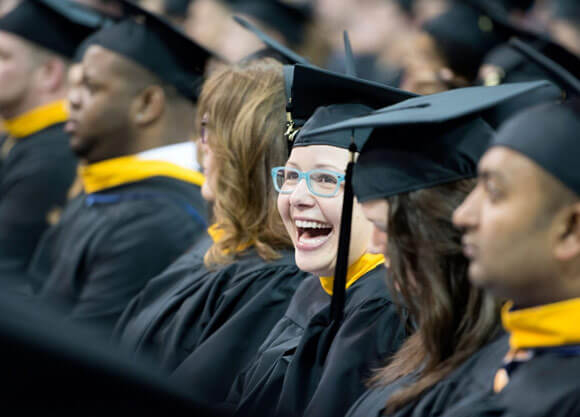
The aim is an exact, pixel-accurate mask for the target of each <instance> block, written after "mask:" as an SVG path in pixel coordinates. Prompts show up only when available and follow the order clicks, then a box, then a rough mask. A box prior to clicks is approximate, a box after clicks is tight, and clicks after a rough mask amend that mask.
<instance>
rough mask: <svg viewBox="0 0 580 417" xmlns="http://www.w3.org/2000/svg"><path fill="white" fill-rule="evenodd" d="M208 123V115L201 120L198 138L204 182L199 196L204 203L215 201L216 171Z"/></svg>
mask: <svg viewBox="0 0 580 417" xmlns="http://www.w3.org/2000/svg"><path fill="white" fill-rule="evenodd" d="M209 125H210V121H209V115H208V113H205V114H204V115H203V117H202V118H201V129H200V130H201V131H200V135H199V136H200V137H199V142H198V143H199V145H198V146H199V147H200V149H201V152H202V154H203V156H202V167H203V175H204V177H205V181H204V182H203V185H202V186H201V195H202V197H203V198H204V200H206V201H215V191H214V190H215V188H216V186H215V184H216V181H217V169H216V161H215V156H214V152H213V150H212V149H211V146H210V144H209V136H210V126H209Z"/></svg>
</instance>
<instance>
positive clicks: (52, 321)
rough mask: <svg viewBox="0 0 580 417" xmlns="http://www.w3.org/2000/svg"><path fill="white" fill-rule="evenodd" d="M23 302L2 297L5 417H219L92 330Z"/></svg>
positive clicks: (0, 354)
mask: <svg viewBox="0 0 580 417" xmlns="http://www.w3.org/2000/svg"><path fill="white" fill-rule="evenodd" d="M1 288H2V290H4V289H5V288H4V287H3V286H1ZM20 301H22V300H21V299H17V300H15V299H14V297H12V296H11V295H10V294H6V293H4V292H3V291H2V292H0V367H1V369H2V377H3V378H4V381H5V382H6V383H5V384H4V385H3V387H2V403H1V404H0V413H1V414H2V415H3V416H26V417H29V416H59V417H64V416H70V417H73V416H74V417H77V416H138V417H143V416H184V417H185V416H209V415H212V416H215V414H213V413H212V414H209V413H207V412H205V410H203V408H201V407H200V406H198V405H197V404H195V403H194V402H192V401H191V400H190V399H189V398H187V397H186V396H185V395H184V394H183V393H182V392H181V391H180V390H179V389H178V388H177V387H175V386H172V385H170V384H169V383H168V382H167V381H166V380H165V379H163V378H162V376H161V375H159V374H158V373H157V372H155V371H153V370H151V369H149V368H148V367H147V366H146V365H145V364H144V363H134V362H132V361H131V360H128V358H127V357H126V356H124V355H122V354H121V352H118V351H116V350H115V349H112V347H111V346H110V345H108V344H106V343H104V342H103V341H102V340H99V338H98V336H96V335H95V334H93V333H92V332H90V331H87V329H84V328H79V327H78V326H76V325H74V324H73V323H69V322H65V321H63V320H59V318H58V316H56V317H55V316H54V312H53V311H51V310H49V309H45V308H43V307H44V306H41V305H38V304H30V303H29V304H26V303H21V302H20Z"/></svg>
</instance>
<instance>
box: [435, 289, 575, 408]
mask: <svg viewBox="0 0 580 417" xmlns="http://www.w3.org/2000/svg"><path fill="white" fill-rule="evenodd" d="M579 317H580V298H576V299H571V300H566V301H562V302H558V303H553V304H548V305H544V306H538V307H534V308H528V309H522V310H514V311H511V304H510V303H508V304H507V305H506V306H504V309H503V311H502V321H503V323H504V327H505V328H506V330H508V331H509V332H510V341H509V344H510V348H511V349H510V353H509V354H508V355H506V356H505V358H504V360H503V361H498V362H497V363H496V366H495V370H496V371H498V370H499V372H497V373H496V375H495V378H490V379H489V380H488V381H487V384H486V388H487V389H484V390H481V395H480V396H479V397H468V398H465V399H464V400H463V401H461V402H459V403H456V404H454V406H453V407H450V408H448V409H447V410H446V412H445V413H443V414H442V415H444V416H448V417H456V416H481V417H483V416H491V415H495V416H504V417H507V416H526V417H528V416H529V417H548V416H550V417H564V416H578V415H580V380H579V378H578V375H580V331H578V318H579Z"/></svg>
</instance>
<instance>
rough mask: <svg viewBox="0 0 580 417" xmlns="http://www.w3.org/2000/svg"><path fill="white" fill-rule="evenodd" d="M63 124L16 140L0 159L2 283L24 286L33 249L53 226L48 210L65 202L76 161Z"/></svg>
mask: <svg viewBox="0 0 580 417" xmlns="http://www.w3.org/2000/svg"><path fill="white" fill-rule="evenodd" d="M63 126H64V125H63V124H62V123H58V124H55V125H52V126H49V127H47V128H45V129H42V130H40V131H38V132H36V133H33V134H31V135H30V136H27V137H23V138H20V139H17V140H16V141H15V142H14V145H13V146H12V147H11V149H10V150H9V152H8V153H7V154H6V156H5V158H3V160H2V162H1V163H0V280H2V281H4V282H6V281H7V280H12V281H13V283H14V284H16V285H17V286H21V285H23V286H24V284H25V283H24V282H21V281H25V278H24V277H25V274H26V270H27V268H28V265H29V262H30V260H31V258H32V256H33V253H34V249H35V247H36V245H37V243H38V241H39V240H40V237H41V235H42V233H43V232H44V231H45V230H46V229H47V228H48V227H49V222H48V215H49V213H50V212H51V211H52V210H55V209H60V208H62V207H63V206H64V205H65V202H66V199H67V193H68V189H69V188H70V186H71V184H72V182H73V180H74V177H75V174H76V165H77V160H76V158H75V156H74V155H73V153H72V152H71V150H70V148H69V139H68V135H67V134H66V133H65V132H64V130H63ZM6 140H8V139H6V137H5V138H4V140H3V141H2V143H4V141H6ZM10 140H11V139H10ZM0 159H2V157H1V156H0Z"/></svg>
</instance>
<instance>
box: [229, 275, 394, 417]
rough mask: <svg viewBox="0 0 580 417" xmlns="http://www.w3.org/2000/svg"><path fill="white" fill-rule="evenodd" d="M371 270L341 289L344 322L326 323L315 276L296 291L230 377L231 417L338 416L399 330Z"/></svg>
mask: <svg viewBox="0 0 580 417" xmlns="http://www.w3.org/2000/svg"><path fill="white" fill-rule="evenodd" d="M385 274H386V269H385V268H384V266H382V265H381V266H378V267H376V268H374V269H372V270H370V271H369V272H367V273H366V274H364V275H363V276H362V277H360V278H359V279H358V280H357V281H355V282H354V284H352V286H350V288H348V290H347V292H346V303H345V310H344V319H343V321H342V322H341V323H340V324H339V325H335V324H331V323H329V317H330V302H331V296H330V295H329V294H328V293H327V292H325V291H324V289H323V288H322V287H321V282H320V280H319V278H317V277H311V278H308V279H307V280H306V281H304V283H303V284H302V285H301V286H300V287H299V288H298V290H297V291H296V294H295V295H294V297H293V298H292V301H291V303H290V306H289V307H288V310H287V311H286V314H285V315H284V317H283V318H282V319H281V320H280V321H279V322H278V323H277V324H276V327H274V329H273V330H272V331H271V332H270V334H269V336H268V338H267V339H266V340H265V342H264V344H263V345H262V346H261V347H260V350H259V353H258V355H257V357H256V358H255V359H254V361H253V362H252V363H251V364H250V365H249V366H248V367H247V368H246V370H245V371H244V372H243V373H242V374H241V375H240V376H239V377H238V378H237V381H236V383H235V385H234V387H233V388H232V391H231V393H230V397H229V402H230V404H232V406H233V404H236V403H237V411H236V415H240V416H246V415H259V416H261V415H264V416H266V415H269V416H272V415H279V416H301V415H305V416H313V417H323V416H340V415H344V414H345V413H346V411H347V410H348V408H349V407H350V406H351V405H352V403H353V402H354V401H355V400H356V399H357V398H358V397H359V396H360V395H361V394H362V392H363V391H364V390H365V385H364V383H365V381H366V379H367V378H368V377H369V376H370V375H371V373H372V369H374V368H376V367H378V366H381V365H383V364H384V361H385V359H386V358H388V357H389V356H391V355H392V354H393V353H394V352H396V350H397V349H398V348H399V346H400V344H401V343H402V341H403V338H404V337H405V330H404V326H403V324H402V321H401V320H400V317H399V315H398V313H397V309H396V307H395V305H394V304H393V302H392V298H391V295H390V294H389V292H388V290H387V287H386V284H385Z"/></svg>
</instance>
